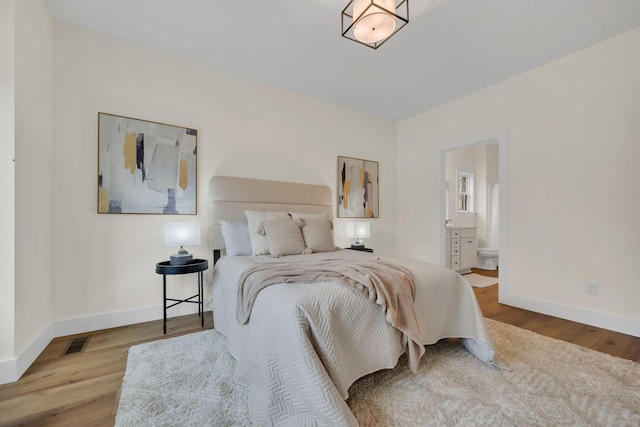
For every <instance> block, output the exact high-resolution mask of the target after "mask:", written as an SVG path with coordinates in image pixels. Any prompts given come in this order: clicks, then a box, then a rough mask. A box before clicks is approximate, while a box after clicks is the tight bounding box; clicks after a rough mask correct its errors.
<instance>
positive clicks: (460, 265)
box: [445, 227, 477, 273]
mask: <svg viewBox="0 0 640 427" xmlns="http://www.w3.org/2000/svg"><path fill="white" fill-rule="evenodd" d="M476 241H477V239H476V229H475V228H474V227H464V228H457V227H456V228H453V227H452V228H447V229H445V265H446V266H447V267H449V268H451V269H452V270H456V271H458V272H460V273H468V272H469V271H471V267H474V266H475V265H476V259H477V258H476V250H477V249H476V247H477V245H476Z"/></svg>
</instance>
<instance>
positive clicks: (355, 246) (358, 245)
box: [351, 243, 364, 249]
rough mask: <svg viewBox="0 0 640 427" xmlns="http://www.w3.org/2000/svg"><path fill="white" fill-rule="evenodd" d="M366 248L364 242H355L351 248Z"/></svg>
mask: <svg viewBox="0 0 640 427" xmlns="http://www.w3.org/2000/svg"><path fill="white" fill-rule="evenodd" d="M362 248H364V243H353V244H352V245H351V249H362Z"/></svg>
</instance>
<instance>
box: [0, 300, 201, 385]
mask: <svg viewBox="0 0 640 427" xmlns="http://www.w3.org/2000/svg"><path fill="white" fill-rule="evenodd" d="M197 312H198V307H197V305H195V304H180V305H179V306H176V307H172V308H171V309H170V312H169V313H167V315H168V316H169V317H175V316H183V315H186V314H193V313H197ZM159 319H162V306H161V305H158V306H152V307H144V308H138V309H133V310H126V311H117V312H113V313H102V314H96V315H90V316H83V317H76V318H72V319H63V320H56V321H54V322H51V323H49V324H48V325H47V326H46V327H45V328H44V329H43V330H42V331H40V333H39V334H38V335H36V337H35V338H34V339H32V340H31V342H30V343H29V344H28V345H27V346H26V347H25V349H24V350H23V351H22V352H21V353H20V355H19V356H18V357H16V358H13V359H5V360H0V384H7V383H12V382H15V381H18V380H19V379H20V377H21V376H22V374H24V373H25V372H26V370H27V369H28V368H29V366H31V364H32V363H33V362H34V361H35V360H36V359H37V358H38V356H39V355H40V353H42V351H43V350H44V349H45V348H46V347H47V345H49V343H50V342H51V340H52V339H53V338H57V337H63V336H66V335H75V334H82V333H85V332H93V331H98V330H101V329H109V328H117V327H119V326H126V325H133V324H135V323H142V322H149V321H152V320H159Z"/></svg>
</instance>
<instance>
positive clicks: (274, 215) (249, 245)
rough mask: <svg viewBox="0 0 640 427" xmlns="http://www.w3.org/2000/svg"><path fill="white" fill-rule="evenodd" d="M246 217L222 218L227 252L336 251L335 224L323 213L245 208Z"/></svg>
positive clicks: (275, 253)
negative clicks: (242, 219) (241, 219)
mask: <svg viewBox="0 0 640 427" xmlns="http://www.w3.org/2000/svg"><path fill="white" fill-rule="evenodd" d="M245 216H246V218H247V221H246V222H244V221H220V224H221V225H222V237H223V239H224V242H225V247H226V251H227V256H236V255H271V257H274V258H278V257H282V256H286V255H298V254H303V253H312V252H333V251H335V250H336V246H335V244H334V242H333V224H332V223H331V220H330V219H329V216H328V215H327V214H324V213H312V214H305V213H297V212H273V211H250V210H247V211H245Z"/></svg>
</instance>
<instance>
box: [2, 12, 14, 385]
mask: <svg viewBox="0 0 640 427" xmlns="http://www.w3.org/2000/svg"><path fill="white" fill-rule="evenodd" d="M14 140H15V0H0V141H2V143H0V182H2V187H3V194H2V199H1V200H2V203H0V235H1V236H2V238H1V239H0V361H2V360H5V359H9V358H13V357H14V348H15V345H14V327H15V318H14V314H15V308H14V301H15V286H14V283H15V228H14V224H15V170H14V163H13V159H14V157H15V144H14ZM8 370H10V369H8ZM14 370H15V369H14ZM2 382H3V381H2V375H0V383H2Z"/></svg>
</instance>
